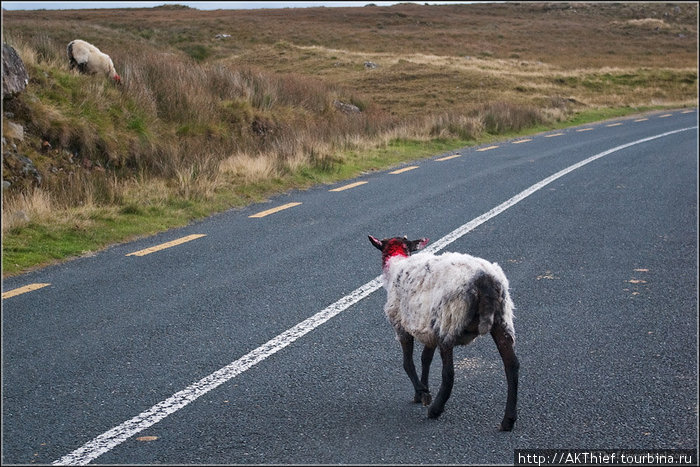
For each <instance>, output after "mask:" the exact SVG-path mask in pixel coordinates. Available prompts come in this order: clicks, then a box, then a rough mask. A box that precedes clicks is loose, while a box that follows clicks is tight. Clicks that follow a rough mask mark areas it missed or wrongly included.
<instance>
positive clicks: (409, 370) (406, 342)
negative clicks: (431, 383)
mask: <svg viewBox="0 0 700 467" xmlns="http://www.w3.org/2000/svg"><path fill="white" fill-rule="evenodd" d="M397 335H398V337H399V342H400V343H401V348H402V349H403V369H404V370H405V371H406V374H407V375H408V377H409V379H410V380H411V383H413V388H414V389H415V391H416V393H415V395H414V396H413V401H414V402H420V401H421V400H426V399H425V398H426V397H427V398H430V391H429V390H428V386H427V385H424V384H423V383H422V382H421V381H419V380H418V374H417V373H416V366H415V365H414V364H413V336H412V335H410V334H408V333H407V332H400V333H397Z"/></svg>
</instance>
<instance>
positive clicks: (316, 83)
mask: <svg viewBox="0 0 700 467" xmlns="http://www.w3.org/2000/svg"><path fill="white" fill-rule="evenodd" d="M8 39H10V42H11V43H12V44H13V45H14V46H15V47H16V48H17V50H18V52H19V53H20V56H21V57H22V59H23V60H24V61H25V63H26V64H27V66H28V67H29V68H30V70H31V72H32V73H31V74H32V76H33V77H35V78H33V80H34V82H35V84H36V86H34V88H35V89H36V90H35V91H33V92H34V93H36V94H35V95H36V96H37V98H33V97H30V98H29V99H27V100H26V102H24V103H22V104H21V105H19V106H18V109H19V110H20V113H21V114H22V115H23V117H24V118H25V119H26V120H29V121H31V122H32V131H33V132H35V133H36V134H39V135H41V138H42V139H46V140H47V141H48V142H49V143H50V144H51V145H52V146H53V147H54V148H62V149H64V150H65V152H66V153H69V154H70V159H71V160H73V161H74V162H75V161H82V162H83V163H84V162H85V161H86V160H87V161H88V164H87V165H88V166H90V167H92V168H91V169H89V170H83V167H73V166H71V167H70V170H68V169H66V170H64V171H62V172H61V173H59V174H50V173H47V174H46V175H47V176H46V177H45V180H46V182H45V183H44V185H43V186H42V190H41V191H40V192H36V191H35V192H32V193H31V194H29V193H12V192H10V193H7V194H4V195H3V198H4V199H5V200H6V201H7V202H6V203H5V204H6V206H7V209H9V210H10V211H8V215H10V214H11V211H12V210H13V209H14V210H18V211H22V212H25V213H27V216H19V217H18V219H19V220H20V221H21V220H22V219H26V218H27V217H32V216H39V215H43V213H44V211H40V210H38V209H33V208H29V207H27V206H29V205H31V204H32V202H31V200H34V199H36V200H37V203H40V202H41V200H43V199H44V198H46V200H47V201H46V203H45V205H46V206H50V207H51V209H53V210H56V209H66V208H72V207H77V206H95V205H97V206H100V205H105V206H107V205H117V206H118V205H121V204H123V203H126V202H127V201H126V200H132V199H133V197H134V193H135V192H139V193H143V192H146V191H147V190H143V189H140V188H138V187H137V185H138V184H154V183H156V181H159V182H158V184H159V185H164V186H166V187H169V188H168V190H169V192H168V193H164V192H163V191H162V190H160V191H158V193H157V196H159V197H170V196H176V197H180V198H184V199H207V198H210V197H212V196H214V193H215V192H216V190H217V189H219V188H222V187H224V186H226V185H230V184H232V183H233V184H244V183H255V182H259V181H262V180H269V179H271V178H274V177H279V176H281V175H284V174H289V173H293V172H295V171H298V170H299V169H300V168H303V167H311V168H314V169H316V170H320V171H324V170H331V169H333V168H334V167H335V166H337V164H339V163H342V157H341V156H340V155H339V154H342V153H343V151H347V150H355V149H368V148H372V147H377V146H382V145H386V144H387V143H388V142H389V141H392V140H396V139H423V140H427V139H431V138H436V137H438V138H458V139H462V140H474V139H477V138H479V137H480V136H482V135H483V134H484V133H485V132H488V133H503V132H507V131H519V130H521V129H522V128H525V127H527V126H533V125H536V124H539V123H542V122H543V121H546V120H547V118H548V116H547V115H545V114H544V113H543V112H542V111H540V110H537V109H535V108H532V107H527V106H521V105H516V104H510V103H506V102H497V103H493V104H488V105H482V106H481V107H478V108H475V109H473V110H471V111H469V112H461V113H459V112H445V113H442V114H426V115H424V116H421V117H418V118H412V119H409V120H404V121H398V120H397V119H396V118H395V117H393V116H392V115H390V114H389V113H387V112H385V111H383V110H381V109H380V108H378V107H377V106H376V105H374V104H373V103H372V102H368V101H367V99H365V98H363V97H362V96H359V95H356V94H354V93H353V92H352V91H350V90H348V89H346V88H344V87H342V86H340V85H332V84H328V83H325V82H323V81H320V80H318V79H315V78H313V77H309V76H303V75H299V74H295V73H289V74H272V73H268V72H265V71H264V70H261V69H256V68H253V67H246V68H232V67H230V66H225V65H222V64H220V63H213V64H210V63H199V62H198V61H196V60H193V59H191V58H190V57H188V56H186V55H183V54H182V53H179V52H170V51H164V50H162V49H157V48H155V47H152V46H149V45H147V44H144V43H127V44H125V46H124V47H122V48H119V49H116V50H114V51H110V52H111V54H110V55H111V56H112V58H113V59H114V61H115V63H118V64H119V68H120V69H121V74H122V80H123V83H124V85H123V86H122V87H119V88H117V87H115V86H114V85H113V84H112V83H111V82H110V81H109V80H108V79H106V78H103V77H95V76H83V75H79V74H77V73H76V72H74V71H70V70H69V69H68V63H67V59H66V58H65V45H64V43H63V42H62V41H59V40H57V39H55V38H51V37H49V36H48V35H46V34H38V35H29V36H26V35H22V36H11V37H8ZM30 95H31V92H30ZM338 101H340V102H345V103H352V104H354V105H356V106H357V107H358V108H359V109H360V110H361V111H360V112H344V111H342V110H340V109H339V108H338V106H337V105H336V103H337V102H338ZM36 155H37V157H40V158H41V157H42V155H41V154H36ZM54 162H55V161H49V162H47V163H46V164H44V167H45V168H46V167H50V166H51V165H52V164H54ZM95 167H97V168H99V169H100V170H95ZM127 181H128V183H126V182H127ZM36 193H41V194H40V195H38V194H36ZM27 196H29V198H27ZM37 196H39V198H36V197H37ZM3 209H5V206H4V207H3Z"/></svg>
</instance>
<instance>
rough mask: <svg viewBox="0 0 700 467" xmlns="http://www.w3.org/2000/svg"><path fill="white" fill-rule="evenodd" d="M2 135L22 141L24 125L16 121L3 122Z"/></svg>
mask: <svg viewBox="0 0 700 467" xmlns="http://www.w3.org/2000/svg"><path fill="white" fill-rule="evenodd" d="M2 132H3V135H4V136H7V137H8V138H9V139H12V140H15V141H24V127H22V125H20V124H18V123H14V122H5V127H4V128H3V130H2Z"/></svg>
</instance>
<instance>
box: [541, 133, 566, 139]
mask: <svg viewBox="0 0 700 467" xmlns="http://www.w3.org/2000/svg"><path fill="white" fill-rule="evenodd" d="M563 135H564V133H554V134H553V135H544V137H545V138H554V137H555V136H563Z"/></svg>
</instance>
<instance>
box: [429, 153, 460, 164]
mask: <svg viewBox="0 0 700 467" xmlns="http://www.w3.org/2000/svg"><path fill="white" fill-rule="evenodd" d="M461 156H462V155H461V154H453V155H451V156H445V157H441V158H440V159H435V162H442V161H449V160H450V159H454V158H455V157H461Z"/></svg>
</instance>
